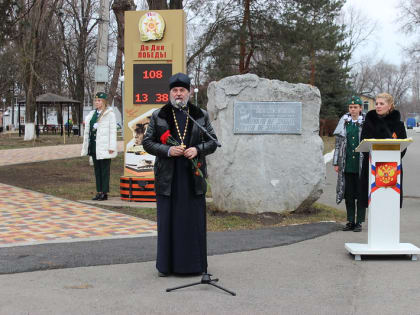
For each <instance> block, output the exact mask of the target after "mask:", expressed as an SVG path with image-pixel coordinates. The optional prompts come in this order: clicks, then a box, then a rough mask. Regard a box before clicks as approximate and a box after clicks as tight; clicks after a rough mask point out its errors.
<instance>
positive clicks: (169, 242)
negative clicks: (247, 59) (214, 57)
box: [143, 73, 217, 276]
mask: <svg viewBox="0 0 420 315" xmlns="http://www.w3.org/2000/svg"><path fill="white" fill-rule="evenodd" d="M169 89H170V92H169V99H170V101H169V103H168V104H166V105H164V106H163V107H162V108H160V109H158V110H156V111H154V112H153V115H152V117H151V120H150V124H149V126H148V127H147V130H146V134H145V136H144V139H143V148H144V150H145V151H146V152H148V153H150V154H153V155H155V156H156V160H155V166H154V171H155V191H156V201H157V227H158V244H157V259H156V268H157V270H158V272H159V273H158V274H159V276H167V275H169V274H198V273H203V272H206V271H207V246H206V199H205V194H206V191H207V183H206V180H205V178H206V176H207V167H206V159H205V156H206V155H208V154H211V153H213V152H214V151H215V150H216V147H217V145H216V143H215V142H214V141H213V140H211V139H210V138H209V137H208V136H207V135H206V134H205V133H204V132H203V131H202V130H200V128H199V127H197V126H196V125H195V124H194V123H193V121H191V119H189V118H188V116H187V115H186V114H185V113H184V112H183V111H181V109H184V110H185V111H187V112H188V113H189V114H190V115H191V117H192V118H193V119H194V120H196V121H197V123H199V124H200V125H201V126H203V127H204V128H205V129H206V130H207V131H208V132H209V133H210V134H211V135H212V136H213V137H214V138H216V135H215V133H214V130H213V128H212V126H211V124H210V120H209V116H208V114H207V112H206V111H205V110H203V109H200V108H198V107H196V106H194V105H193V104H192V103H190V102H189V98H190V79H189V77H188V76H187V75H186V74H184V73H177V74H175V75H173V76H172V77H171V78H170V79H169Z"/></svg>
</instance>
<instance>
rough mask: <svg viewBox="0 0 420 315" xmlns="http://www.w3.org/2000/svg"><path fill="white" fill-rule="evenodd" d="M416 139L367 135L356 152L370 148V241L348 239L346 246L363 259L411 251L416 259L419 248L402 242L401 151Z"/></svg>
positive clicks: (356, 257)
mask: <svg viewBox="0 0 420 315" xmlns="http://www.w3.org/2000/svg"><path fill="white" fill-rule="evenodd" d="M411 142H413V139H411V138H409V139H365V140H363V141H362V142H361V143H360V145H359V146H358V147H357V148H356V151H357V152H369V165H370V167H369V215H368V243H367V244H357V243H345V248H346V249H347V250H348V251H349V252H350V253H351V254H353V255H354V257H355V260H361V255H411V259H412V260H417V255H418V254H420V248H418V247H416V246H414V245H413V244H410V243H400V169H401V153H400V152H401V151H402V150H404V149H405V148H406V147H407V146H408V145H409V144H410V143H411Z"/></svg>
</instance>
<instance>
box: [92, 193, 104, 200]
mask: <svg viewBox="0 0 420 315" xmlns="http://www.w3.org/2000/svg"><path fill="white" fill-rule="evenodd" d="M101 196H102V193H100V192H98V193H97V194H96V196H95V197H93V198H92V200H100V198H101Z"/></svg>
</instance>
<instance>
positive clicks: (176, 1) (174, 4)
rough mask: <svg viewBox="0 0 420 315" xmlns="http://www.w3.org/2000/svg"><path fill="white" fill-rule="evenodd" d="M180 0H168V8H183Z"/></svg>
mask: <svg viewBox="0 0 420 315" xmlns="http://www.w3.org/2000/svg"><path fill="white" fill-rule="evenodd" d="M183 8H184V6H183V5H182V0H171V1H169V9H183Z"/></svg>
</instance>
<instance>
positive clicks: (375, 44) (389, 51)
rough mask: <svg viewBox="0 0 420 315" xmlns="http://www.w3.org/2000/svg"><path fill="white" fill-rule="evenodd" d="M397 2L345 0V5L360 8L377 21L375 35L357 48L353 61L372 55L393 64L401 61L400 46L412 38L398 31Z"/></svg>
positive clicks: (388, 0)
mask: <svg viewBox="0 0 420 315" xmlns="http://www.w3.org/2000/svg"><path fill="white" fill-rule="evenodd" d="M398 3H399V0H347V3H346V6H348V5H351V6H353V7H355V8H356V9H361V10H362V11H363V12H364V14H365V15H366V16H367V17H369V18H372V19H374V20H377V21H378V27H377V31H376V33H375V35H374V36H372V38H371V40H370V41H369V43H366V44H364V45H363V46H361V47H360V48H359V50H358V51H357V52H356V54H355V56H354V58H353V59H354V61H357V60H360V59H362V58H365V57H374V58H375V61H377V60H379V59H383V60H384V61H386V62H389V63H393V64H400V63H401V62H402V61H403V59H404V55H403V53H402V47H403V46H405V45H407V44H408V43H410V42H411V41H412V39H411V38H410V37H407V36H406V35H404V34H403V33H401V32H400V31H399V27H400V25H399V24H398V23H397V16H398V15H399V11H398Z"/></svg>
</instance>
